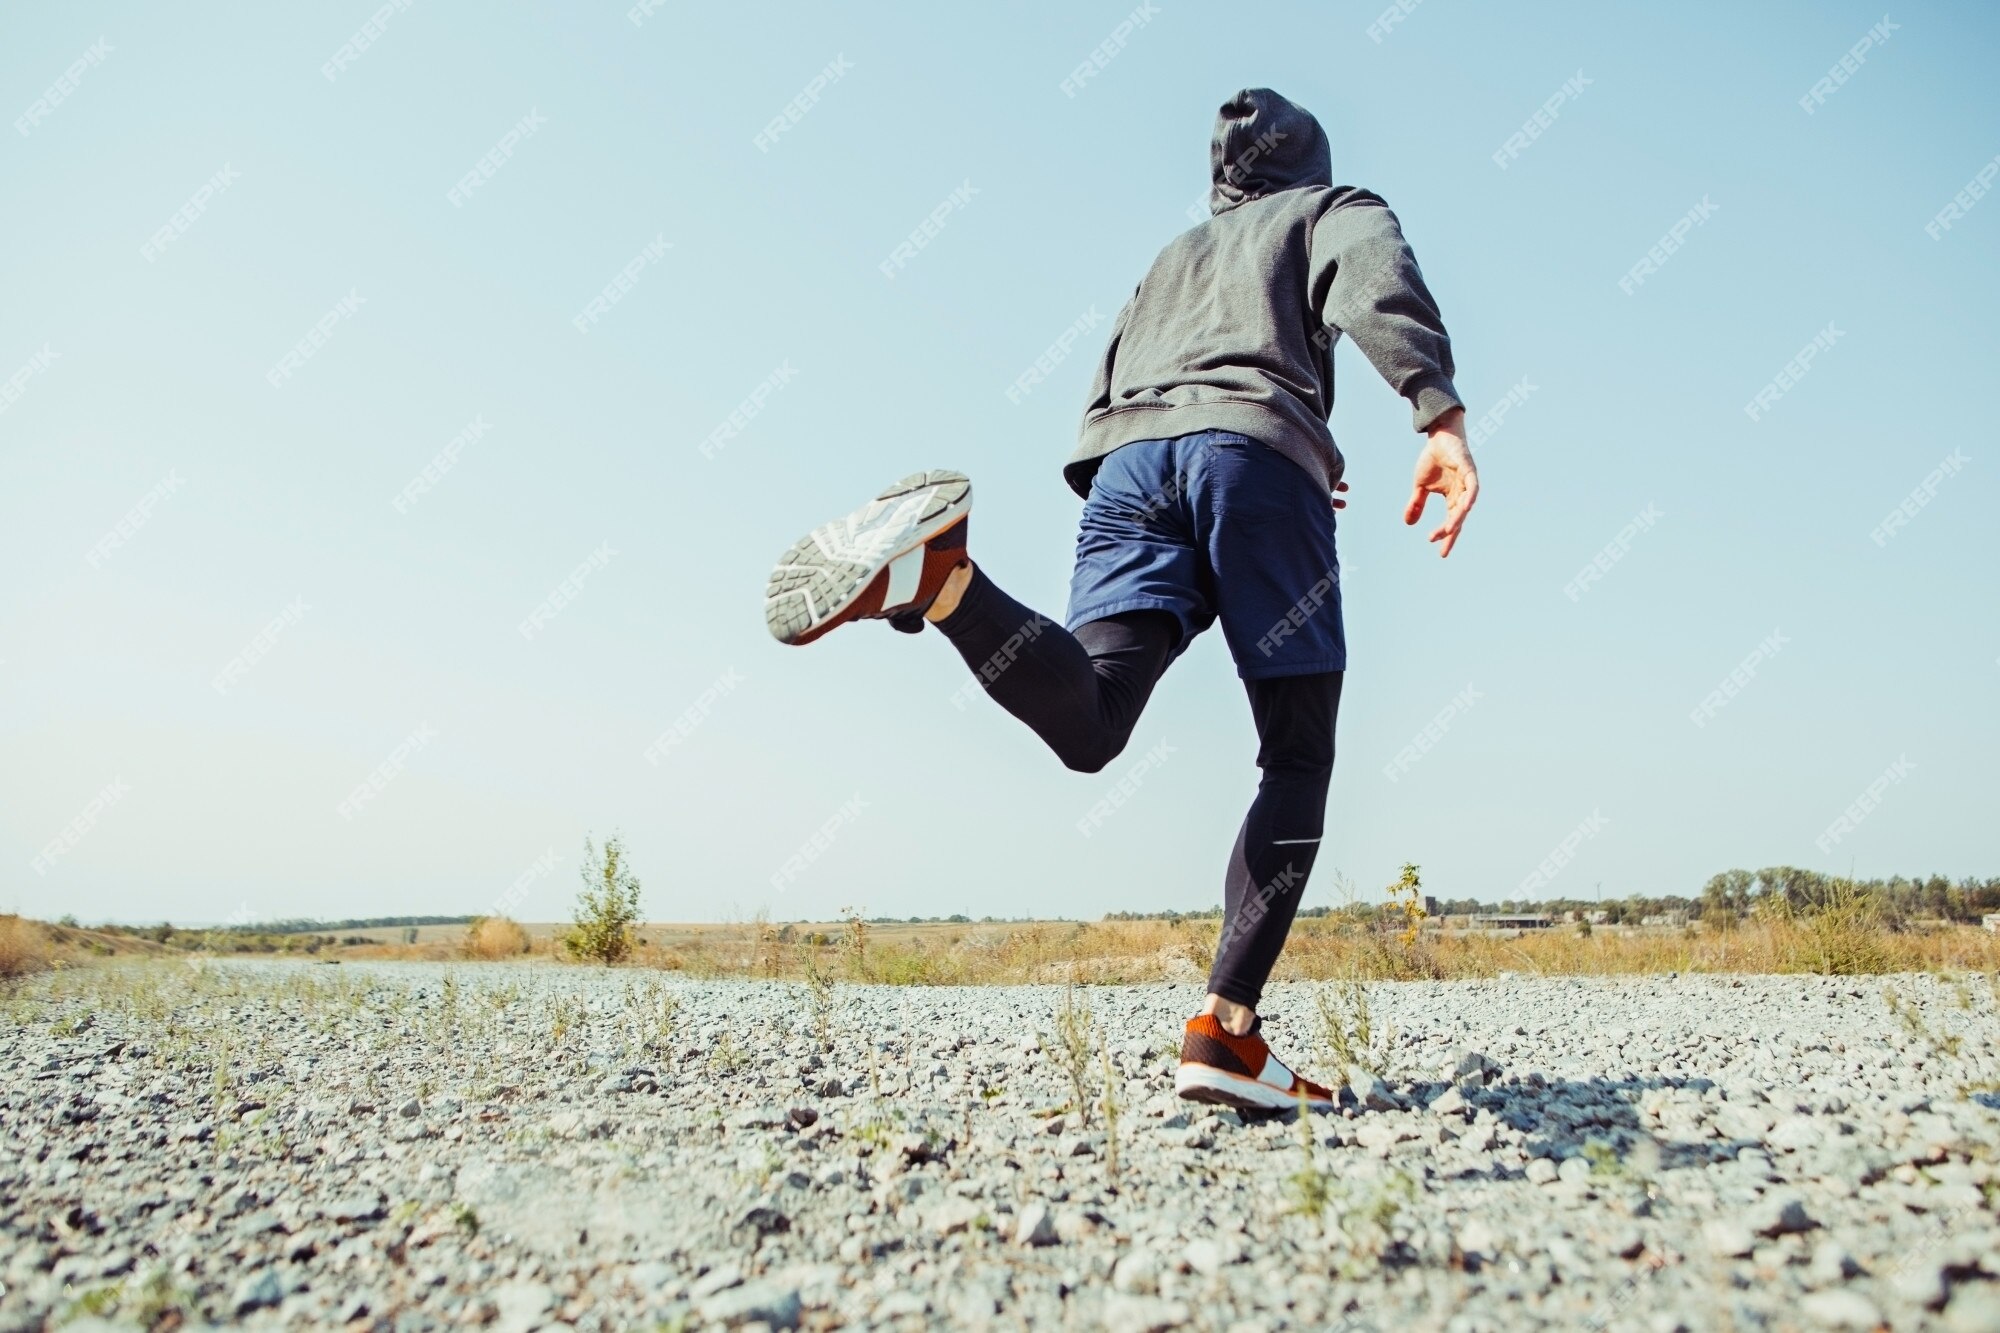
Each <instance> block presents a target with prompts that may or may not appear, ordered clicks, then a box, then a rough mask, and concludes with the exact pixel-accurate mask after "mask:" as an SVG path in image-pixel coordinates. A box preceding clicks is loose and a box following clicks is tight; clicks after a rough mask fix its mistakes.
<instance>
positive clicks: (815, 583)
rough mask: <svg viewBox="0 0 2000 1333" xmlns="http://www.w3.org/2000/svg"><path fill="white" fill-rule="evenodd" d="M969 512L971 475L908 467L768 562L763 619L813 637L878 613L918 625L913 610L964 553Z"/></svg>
mask: <svg viewBox="0 0 2000 1333" xmlns="http://www.w3.org/2000/svg"><path fill="white" fill-rule="evenodd" d="M971 514H972V483H971V482H970V481H968V480H966V478H965V477H964V476H963V475H962V474H960V473H957V472H946V471H943V470H941V469H940V470H937V471H932V472H919V473H916V474H915V475H914V476H908V477H905V478H903V479H902V480H901V481H899V482H897V483H896V484H895V485H894V486H891V487H890V488H889V489H888V490H886V491H883V492H882V493H881V494H880V495H878V496H876V497H875V498H874V499H873V500H870V501H869V502H868V503H867V504H865V505H863V506H861V508H859V509H857V510H855V511H854V512H853V513H851V514H849V515H847V517H845V518H837V519H835V520H834V521H833V522H831V523H828V524H825V525H824V526H821V527H817V528H814V529H813V530H812V531H811V532H809V533H807V534H806V535H805V536H804V537H802V538H800V539H799V540H798V542H797V543H795V544H794V545H793V547H792V549H791V550H789V551H787V552H785V554H784V555H783V556H781V557H780V558H779V560H778V567H777V568H776V569H774V570H772V571H771V581H770V584H769V586H768V587H766V589H765V591H764V620H765V623H766V624H768V625H769V626H770V627H771V635H772V637H773V638H775V639H777V641H778V642H779V643H789V644H807V643H811V642H812V641H813V640H814V639H817V638H819V637H820V636H821V635H822V634H825V633H827V632H828V631H829V630H833V629H836V628H838V627H839V626H841V625H845V624H846V623H847V622H848V621H850V620H863V619H868V618H873V617H884V618H893V619H894V621H895V622H896V627H897V628H898V629H912V630H920V629H922V628H923V624H922V622H921V620H920V619H919V620H915V623H911V622H912V620H913V618H915V617H921V616H922V614H923V611H924V608H926V607H928V606H929V605H930V604H931V602H932V601H934V600H935V599H936V597H937V595H938V590H939V589H940V588H942V587H944V581H945V578H946V577H947V576H948V575H949V574H950V573H951V571H952V570H954V569H956V568H957V567H958V566H960V565H962V564H964V563H965V533H966V527H967V525H968V523H970V521H971Z"/></svg>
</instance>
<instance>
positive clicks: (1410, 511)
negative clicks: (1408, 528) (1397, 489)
mask: <svg viewBox="0 0 2000 1333" xmlns="http://www.w3.org/2000/svg"><path fill="white" fill-rule="evenodd" d="M1429 498H1430V492H1429V491H1426V490H1425V489H1424V488H1423V487H1422V486H1417V487H1414V488H1412V489H1411V491H1410V502H1409V503H1408V504H1406V505H1404V506H1403V522H1404V523H1406V524H1409V525H1412V526H1414V525H1415V523H1416V521H1417V520H1418V519H1420V518H1422V517H1423V516H1424V501H1426V500H1428V499H1429Z"/></svg>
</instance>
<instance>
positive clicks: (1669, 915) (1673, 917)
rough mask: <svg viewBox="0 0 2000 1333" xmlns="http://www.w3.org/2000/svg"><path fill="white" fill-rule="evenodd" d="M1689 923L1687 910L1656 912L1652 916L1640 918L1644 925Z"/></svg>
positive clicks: (1681, 924)
mask: <svg viewBox="0 0 2000 1333" xmlns="http://www.w3.org/2000/svg"><path fill="white" fill-rule="evenodd" d="M1687 923H1688V914H1687V913H1686V912H1655V913H1653V915H1651V916H1643V917H1640V918H1639V924H1640V925H1642V926H1685V925H1686V924H1687Z"/></svg>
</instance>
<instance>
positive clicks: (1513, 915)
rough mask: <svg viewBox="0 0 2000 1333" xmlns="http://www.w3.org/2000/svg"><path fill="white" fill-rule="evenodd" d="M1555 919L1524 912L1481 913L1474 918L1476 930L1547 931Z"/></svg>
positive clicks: (1473, 924)
mask: <svg viewBox="0 0 2000 1333" xmlns="http://www.w3.org/2000/svg"><path fill="white" fill-rule="evenodd" d="M1554 924H1555V918H1554V917H1550V916H1540V915H1536V914H1532V913H1524V912H1480V913H1478V914H1476V915H1474V916H1473V918H1472V929H1474V930H1547V929H1548V928H1549V927H1550V926H1553V925H1554Z"/></svg>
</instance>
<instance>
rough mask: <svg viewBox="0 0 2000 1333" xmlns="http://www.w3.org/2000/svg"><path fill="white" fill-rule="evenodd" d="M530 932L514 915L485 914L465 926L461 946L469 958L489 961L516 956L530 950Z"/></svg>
mask: <svg viewBox="0 0 2000 1333" xmlns="http://www.w3.org/2000/svg"><path fill="white" fill-rule="evenodd" d="M529 945H530V941H529V939H528V932H527V931H525V930H523V929H522V928H521V923H520V922H518V921H516V920H514V919H513V918H512V917H506V916H483V917H480V918H479V919H478V920H476V921H474V922H473V923H472V924H471V925H469V926H467V927H466V928H465V943H464V944H462V945H461V946H459V948H460V952H461V953H463V954H464V955H465V956H466V957H467V958H483V959H486V960H487V961H489V962H493V961H496V960H498V959H502V958H515V957H518V956H520V955H521V954H524V953H526V952H528V948H529Z"/></svg>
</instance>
